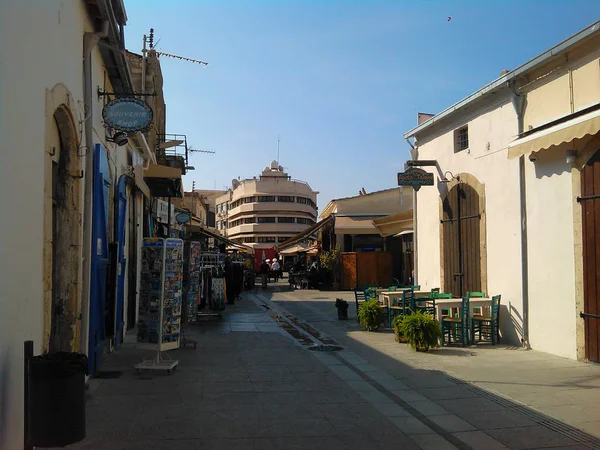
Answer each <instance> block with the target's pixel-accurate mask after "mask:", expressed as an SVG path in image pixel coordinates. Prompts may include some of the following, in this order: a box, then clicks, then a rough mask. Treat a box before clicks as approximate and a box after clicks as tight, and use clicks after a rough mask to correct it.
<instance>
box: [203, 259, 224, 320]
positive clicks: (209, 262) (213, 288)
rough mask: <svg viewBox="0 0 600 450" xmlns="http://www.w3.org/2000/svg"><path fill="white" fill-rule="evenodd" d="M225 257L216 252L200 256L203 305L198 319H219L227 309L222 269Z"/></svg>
mask: <svg viewBox="0 0 600 450" xmlns="http://www.w3.org/2000/svg"><path fill="white" fill-rule="evenodd" d="M224 259H225V258H224V255H221V254H219V253H215V252H203V253H200V254H199V260H198V261H199V270H200V272H199V273H200V278H201V283H200V284H201V292H200V295H201V305H202V306H203V307H202V308H201V309H200V310H199V311H198V317H200V318H208V319H215V318H216V319H218V318H220V317H221V313H220V311H222V310H223V309H225V299H224V287H223V286H224V285H223V280H224V279H223V273H222V272H223V271H222V268H221V265H222V261H224Z"/></svg>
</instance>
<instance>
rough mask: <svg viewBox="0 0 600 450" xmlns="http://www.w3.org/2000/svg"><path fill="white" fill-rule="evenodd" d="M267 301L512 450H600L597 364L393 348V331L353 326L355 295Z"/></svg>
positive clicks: (501, 350) (483, 348)
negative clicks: (579, 449) (345, 308)
mask: <svg viewBox="0 0 600 450" xmlns="http://www.w3.org/2000/svg"><path fill="white" fill-rule="evenodd" d="M263 297H264V298H263V300H264V301H269V300H271V301H274V302H275V304H276V305H277V306H278V307H281V308H284V309H285V310H286V311H289V312H290V313H292V314H293V315H295V316H297V317H301V318H302V319H304V320H307V321H308V322H310V323H311V324H313V325H314V326H315V328H317V329H318V330H320V331H321V332H323V333H325V334H327V335H329V336H331V337H333V338H335V339H336V340H337V341H338V342H339V343H340V344H342V345H344V346H346V347H347V349H351V350H352V352H353V353H354V354H356V355H357V356H358V357H360V358H361V359H362V360H364V361H365V362H367V361H368V363H369V364H372V365H374V366H376V367H377V368H379V369H380V370H382V371H384V372H385V373H386V374H389V375H390V376H392V377H393V378H394V379H396V380H399V381H402V382H404V383H405V384H406V385H407V386H409V387H410V388H412V389H413V392H415V393H417V394H419V395H420V396H421V397H419V398H423V397H424V398H426V399H428V400H431V401H432V402H434V403H435V407H434V406H432V408H433V410H436V409H437V407H439V408H442V409H443V410H444V411H445V413H446V414H448V413H453V414H455V415H456V416H458V417H459V418H460V419H461V420H463V421H465V422H466V423H467V424H470V425H472V426H473V427H475V428H477V429H479V430H483V431H485V433H486V434H487V435H489V436H492V437H494V438H495V439H496V440H498V441H500V442H502V443H503V444H505V445H507V446H508V447H510V448H527V445H530V446H531V447H535V448H537V447H536V446H538V447H543V446H544V445H545V444H544V442H545V440H548V439H550V440H549V441H548V445H547V446H548V447H550V446H551V445H554V446H557V445H568V443H567V442H566V441H565V442H564V443H562V442H563V440H564V438H565V437H566V438H567V439H568V440H569V439H570V440H572V441H576V442H577V444H575V445H577V446H580V445H585V446H584V447H583V448H589V447H590V446H591V448H600V444H599V441H598V440H597V439H595V438H594V437H592V436H590V435H594V436H595V437H596V438H597V437H600V366H599V365H596V364H587V363H583V362H578V361H572V360H568V359H564V358H560V357H556V356H553V355H549V354H545V353H541V352H536V351H532V350H530V351H526V350H522V349H520V348H514V347H506V346H502V345H498V346H495V347H492V346H489V345H478V346H472V347H469V348H466V349H463V348H447V347H446V348H440V349H437V350H435V351H432V352H430V353H416V352H414V351H412V350H411V349H410V348H409V347H408V346H407V345H405V344H398V343H396V342H394V339H393V335H392V334H391V332H377V333H367V332H364V331H361V330H360V329H359V327H358V324H357V323H356V321H355V320H352V319H353V317H355V314H356V311H355V308H354V298H353V293H351V292H344V293H341V292H319V291H305V290H301V291H294V292H293V293H292V292H280V293H274V294H269V295H264V296H263ZM336 297H342V298H344V299H346V300H348V301H349V302H350V303H351V308H350V310H349V315H350V317H351V320H349V321H344V322H340V321H337V318H336V310H335V307H334V300H335V298H336ZM344 353H346V351H344V352H340V356H343V354H344ZM417 373H418V375H417ZM411 395H412V394H411ZM430 406H431V405H430ZM437 414H441V411H440V410H437ZM557 419H558V420H557ZM462 426H466V425H464V424H462ZM450 429H453V426H450ZM580 430H582V431H583V432H582V431H580ZM524 446H525V447H524ZM485 448H487V447H485Z"/></svg>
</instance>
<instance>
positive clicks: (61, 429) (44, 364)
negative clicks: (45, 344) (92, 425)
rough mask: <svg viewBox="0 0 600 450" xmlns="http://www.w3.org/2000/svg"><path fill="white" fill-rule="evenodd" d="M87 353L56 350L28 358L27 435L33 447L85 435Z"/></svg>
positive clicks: (60, 443) (71, 441) (61, 444)
mask: <svg viewBox="0 0 600 450" xmlns="http://www.w3.org/2000/svg"><path fill="white" fill-rule="evenodd" d="M87 371H88V359H87V356H86V355H84V354H82V353H68V352H57V353H48V354H45V355H38V356H34V357H33V358H30V359H29V438H30V444H31V445H33V446H35V447H42V448H47V447H65V446H67V445H70V444H74V443H75V442H79V441H81V440H83V439H85V375H86V374H87Z"/></svg>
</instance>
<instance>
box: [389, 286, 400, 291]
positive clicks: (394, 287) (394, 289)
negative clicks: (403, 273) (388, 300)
mask: <svg viewBox="0 0 600 450" xmlns="http://www.w3.org/2000/svg"><path fill="white" fill-rule="evenodd" d="M396 289H398V286H390V287H389V288H388V292H396Z"/></svg>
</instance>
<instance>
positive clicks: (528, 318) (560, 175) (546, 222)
mask: <svg viewBox="0 0 600 450" xmlns="http://www.w3.org/2000/svg"><path fill="white" fill-rule="evenodd" d="M599 36H600V23H595V24H593V25H591V26H590V27H588V28H586V29H585V30H582V31H581V32H580V33H577V34H576V35H574V36H572V37H571V38H569V39H567V40H565V41H563V42H561V43H560V44H558V45H556V46H555V47H553V48H552V49H550V50H548V51H547V52H544V53H542V54H541V55H539V56H537V57H536V58H534V59H532V60H530V61H528V62H526V63H525V64H523V65H522V66H520V67H518V68H516V69H514V70H512V71H503V73H502V74H501V76H500V78H498V79H497V80H495V81H493V82H492V83H490V84H489V85H487V86H485V87H484V88H482V89H481V90H479V91H477V92H475V93H474V94H472V95H471V96H469V97H467V98H465V99H464V100H461V101H460V102H458V103H457V104H455V105H453V106H452V107H451V108H449V109H447V110H445V111H443V112H441V113H439V114H437V115H435V116H434V117H433V118H430V119H428V120H426V121H424V122H423V123H421V124H419V125H418V126H417V127H416V128H414V129H413V130H411V131H409V132H408V133H406V134H405V138H407V139H409V138H414V149H413V150H412V157H413V160H415V161H418V160H435V161H436V162H437V166H436V167H435V168H429V167H423V168H424V169H428V170H429V171H430V172H431V171H433V173H434V178H435V179H436V182H435V186H434V187H423V188H422V189H421V190H419V192H418V194H417V203H416V207H415V210H416V223H417V226H416V230H415V240H416V251H417V266H416V277H417V280H416V284H420V285H421V286H422V289H430V288H433V287H441V289H442V291H444V292H451V293H453V294H454V295H455V296H462V295H464V294H465V293H466V292H467V291H483V292H486V293H488V294H489V295H496V294H501V295H502V300H501V312H500V322H501V324H500V327H501V335H502V339H503V342H506V343H513V344H517V345H518V344H523V345H525V346H528V347H529V346H530V347H532V348H535V349H538V350H542V351H545V352H548V353H553V354H556V355H559V356H564V357H568V358H579V359H589V360H593V361H598V360H599V359H600V350H599V349H600V333H599V332H598V330H599V329H600V327H599V326H598V320H599V318H600V317H598V316H599V313H600V295H599V293H598V290H597V286H599V285H600V270H598V267H599V263H598V262H597V257H596V256H595V255H597V254H598V249H600V242H599V241H598V239H597V236H598V230H599V229H600V227H599V225H598V217H599V216H598V213H596V214H594V212H593V211H594V210H595V211H598V210H600V198H599V197H600V195H598V194H599V193H600V182H598V181H595V180H596V179H600V177H599V176H597V175H596V174H597V173H600V162H599V159H600V154H599V153H598V149H599V148H600V135H599V132H600V119H599V118H598V117H600V68H599V67H600V47H599V46H598V38H599ZM594 176H596V178H594ZM581 313H583V314H581Z"/></svg>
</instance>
